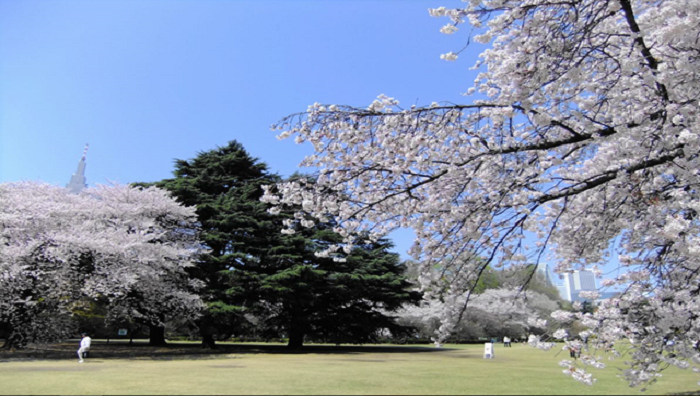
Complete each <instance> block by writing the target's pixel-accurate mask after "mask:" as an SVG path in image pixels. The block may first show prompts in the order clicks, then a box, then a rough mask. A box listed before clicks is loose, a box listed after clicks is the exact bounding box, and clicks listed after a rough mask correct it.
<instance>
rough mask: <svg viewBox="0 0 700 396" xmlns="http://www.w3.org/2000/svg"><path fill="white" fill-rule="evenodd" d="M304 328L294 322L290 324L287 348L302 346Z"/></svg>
mask: <svg viewBox="0 0 700 396" xmlns="http://www.w3.org/2000/svg"><path fill="white" fill-rule="evenodd" d="M304 336H305V334H304V330H303V329H302V328H301V327H300V326H298V325H295V324H292V325H291V327H290V329H289V342H288V343H287V347H288V348H301V347H302V346H304Z"/></svg>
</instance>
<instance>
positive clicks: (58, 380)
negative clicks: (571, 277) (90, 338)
mask: <svg viewBox="0 0 700 396" xmlns="http://www.w3.org/2000/svg"><path fill="white" fill-rule="evenodd" d="M557 352H559V351H550V352H542V351H538V350H534V349H532V348H530V347H528V346H523V345H520V344H517V345H516V344H514V345H513V347H512V348H503V347H502V346H501V345H497V348H496V358H495V359H492V360H491V359H483V358H482V353H483V345H459V346H456V345H448V346H446V347H444V348H442V349H437V348H434V347H395V348H382V347H373V346H367V347H366V348H362V349H358V348H342V347H341V348H334V347H331V346H323V347H318V346H317V347H313V348H309V349H307V350H306V351H303V352H301V353H250V352H245V353H238V354H228V355H216V356H206V358H204V359H202V358H199V359H182V358H180V359H176V360H170V361H163V360H152V359H147V358H139V359H134V360H129V359H110V358H99V345H97V346H95V349H94V351H93V355H94V356H95V357H94V358H91V359H88V360H87V362H86V363H85V364H78V363H77V361H76V360H75V359H70V360H68V359H66V360H53V361H51V360H43V361H31V362H9V363H8V362H5V363H0V394H516V395H520V394H522V395H538V394H540V395H546V394H550V395H551V394H557V395H567V394H568V395H579V394H580V395H615V394H640V392H639V389H636V388H629V387H628V386H627V384H626V383H625V382H624V381H623V380H621V379H619V378H617V377H616V375H618V374H619V371H617V370H616V369H614V368H609V369H606V370H595V369H594V370H593V371H594V373H595V374H596V376H597V378H598V382H597V383H596V385H594V386H586V385H583V384H580V383H577V382H574V381H573V380H571V379H570V378H569V377H567V376H565V375H563V374H562V371H561V368H560V367H559V366H558V365H557V362H558V361H559V360H561V358H563V357H564V354H563V353H561V354H560V355H559V356H555V354H556V353H557ZM614 365H615V366H618V367H623V366H622V364H621V362H619V363H614ZM697 381H698V376H697V374H694V373H693V372H692V371H690V370H685V371H682V370H677V369H676V370H671V369H669V370H668V371H665V372H664V376H663V377H662V378H661V379H660V380H659V382H658V383H657V384H655V385H654V386H653V387H651V389H650V390H649V391H648V393H649V394H654V395H657V394H679V393H688V392H697V391H699V390H700V387H699V386H698V385H697Z"/></svg>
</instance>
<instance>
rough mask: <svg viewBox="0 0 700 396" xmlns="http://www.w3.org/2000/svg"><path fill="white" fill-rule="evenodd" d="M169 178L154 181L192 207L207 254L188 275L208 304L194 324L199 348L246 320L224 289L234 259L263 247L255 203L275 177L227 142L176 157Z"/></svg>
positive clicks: (265, 222)
mask: <svg viewBox="0 0 700 396" xmlns="http://www.w3.org/2000/svg"><path fill="white" fill-rule="evenodd" d="M173 173H174V176H175V177H174V178H172V179H166V180H162V181H160V182H157V183H153V184H155V185H156V186H158V187H160V188H164V189H166V190H169V191H170V192H171V193H172V194H173V195H174V196H175V197H176V198H177V200H178V201H180V202H181V203H183V204H185V205H187V206H195V207H196V212H197V216H198V218H199V222H200V225H201V240H202V241H203V243H204V245H205V246H206V247H207V248H208V249H209V252H208V253H207V254H205V255H202V256H201V257H200V260H199V263H198V265H197V266H196V267H194V268H193V269H192V270H191V271H190V274H191V275H192V276H193V277H195V278H196V279H199V280H202V281H204V283H205V284H206V287H205V289H204V290H203V291H202V298H203V300H204V301H205V302H206V304H207V309H206V311H205V314H204V315H203V316H202V317H201V318H200V319H199V320H198V323H197V326H198V327H199V330H200V335H201V336H202V346H203V347H208V348H213V347H214V346H215V340H216V339H217V338H219V339H225V338H228V337H230V336H231V335H232V332H234V331H236V330H240V328H241V326H242V325H243V324H244V323H245V321H244V320H243V318H242V307H241V302H240V301H236V300H235V296H234V295H232V294H229V293H227V291H228V290H229V288H230V287H231V285H230V276H229V275H230V271H231V270H232V268H233V267H234V264H235V263H236V262H238V261H246V260H247V259H248V258H249V257H251V256H256V255H258V254H259V252H260V251H261V250H264V247H263V246H261V245H260V243H259V239H260V235H261V234H264V233H265V231H262V230H267V232H269V230H270V229H271V228H273V227H272V226H271V224H270V223H271V222H272V219H273V216H270V215H269V214H268V213H267V212H266V210H267V205H266V204H264V203H262V202H260V196H261V195H262V189H261V185H265V184H270V183H274V182H275V181H277V180H279V178H278V177H277V176H276V175H273V174H270V173H269V171H268V168H267V165H266V164H264V163H262V162H260V161H259V160H258V159H257V158H254V157H252V156H250V155H249V154H248V153H247V152H246V150H245V149H244V148H243V146H242V145H241V144H240V143H238V142H236V141H231V142H229V143H228V144H227V145H226V146H224V147H218V148H216V149H214V150H210V151H206V152H200V153H199V154H198V155H197V157H195V158H194V159H191V160H176V161H175V171H174V172H173Z"/></svg>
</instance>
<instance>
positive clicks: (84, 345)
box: [78, 333, 92, 363]
mask: <svg viewBox="0 0 700 396" xmlns="http://www.w3.org/2000/svg"><path fill="white" fill-rule="evenodd" d="M81 336H82V338H83V339H82V340H80V349H78V359H80V360H78V363H83V362H84V360H83V355H84V354H86V353H87V351H89V350H90V343H91V342H92V338H90V336H89V335H87V334H85V333H83V334H81Z"/></svg>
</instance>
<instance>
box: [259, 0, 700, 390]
mask: <svg viewBox="0 0 700 396" xmlns="http://www.w3.org/2000/svg"><path fill="white" fill-rule="evenodd" d="M430 14H431V15H432V16H434V17H446V18H448V19H449V23H448V24H447V25H445V26H444V27H443V28H442V29H441V31H442V32H443V33H446V34H460V32H457V31H458V30H461V28H462V26H463V25H465V24H470V25H472V28H471V29H469V28H467V29H465V30H466V31H468V32H470V33H467V34H468V36H469V37H468V38H467V39H466V40H469V41H471V40H472V39H473V40H474V41H476V42H480V43H487V44H490V47H489V48H488V49H486V50H484V51H483V52H482V53H481V55H480V59H479V60H478V61H476V65H475V67H476V68H477V69H479V70H480V73H479V75H478V77H477V79H476V80H475V82H474V85H473V87H471V88H469V90H468V92H467V98H471V100H470V101H467V102H466V103H464V104H452V103H437V102H436V103H432V104H431V105H429V106H426V107H416V106H411V107H409V108H402V107H401V106H400V104H399V101H398V100H395V99H393V98H391V97H388V96H386V95H381V96H379V97H378V99H377V100H375V101H374V102H373V103H372V104H370V105H369V106H368V107H366V108H356V107H351V106H343V105H332V104H318V103H316V104H313V105H311V106H310V107H309V108H308V110H307V111H306V112H303V113H299V114H294V115H291V116H288V117H286V118H285V119H283V120H282V121H281V122H280V123H279V124H278V125H277V129H278V130H279V131H281V135H280V136H281V137H288V136H292V135H294V136H295V140H296V141H297V142H306V141H308V142H310V143H311V144H312V145H313V146H314V148H315V154H313V155H311V156H309V157H307V158H306V160H305V161H304V164H305V165H307V166H313V167H316V168H318V169H319V177H318V178H317V180H316V181H315V183H313V184H306V183H303V182H299V181H291V182H286V183H282V184H280V185H279V190H273V189H270V190H269V192H268V193H267V194H266V195H265V197H264V199H265V200H266V201H267V202H271V203H273V204H275V205H280V206H294V205H298V206H300V207H301V208H302V210H301V211H300V212H302V213H301V214H300V216H309V217H313V218H316V219H319V221H322V219H325V218H326V217H328V216H329V214H330V215H332V217H333V219H334V220H335V221H336V222H337V223H338V226H339V229H340V232H341V234H342V235H343V236H344V241H343V244H345V245H346V246H353V244H354V243H356V241H357V235H359V234H363V233H369V234H370V238H372V239H375V240H376V239H377V238H378V237H380V236H381V235H384V234H386V233H387V232H389V231H391V230H393V229H396V228H398V227H407V228H413V229H414V230H415V232H416V235H417V238H416V240H415V243H414V245H413V247H412V249H411V253H412V255H413V256H414V258H415V259H416V260H418V261H419V262H421V263H422V265H423V267H422V269H421V271H420V272H421V275H422V276H421V278H420V279H421V282H422V284H423V286H424V288H425V289H426V290H427V291H429V293H428V297H430V293H438V292H439V293H447V295H448V296H452V297H451V298H446V300H445V302H446V303H445V305H444V307H445V309H444V311H443V319H444V321H445V322H446V323H448V320H447V319H448V318H450V317H459V316H461V315H462V314H463V312H464V309H465V308H466V306H465V304H463V301H464V300H463V298H462V296H463V295H464V294H465V293H467V294H468V293H469V292H470V288H471V287H473V286H474V285H476V282H475V281H474V279H475V278H478V277H479V275H480V274H481V273H482V271H483V269H484V268H485V267H486V266H488V265H493V266H494V267H500V266H509V265H519V264H524V263H539V262H540V261H541V260H542V259H543V258H546V257H547V256H548V251H549V250H550V249H551V251H552V255H551V257H550V258H551V259H552V260H556V263H557V265H556V268H555V271H556V272H560V273H561V272H567V271H571V270H574V269H585V268H589V269H592V270H594V271H596V272H600V268H599V267H600V266H601V265H602V264H604V263H607V262H609V261H611V260H615V261H618V262H619V263H620V266H621V267H623V270H622V271H618V272H615V274H616V275H614V276H612V277H610V278H607V279H604V280H603V281H602V282H601V283H602V285H603V286H605V287H611V286H617V287H619V288H620V289H621V290H623V292H622V293H621V294H620V295H619V297H616V298H613V299H609V300H607V301H605V302H603V303H602V304H601V305H600V307H599V308H598V309H597V310H596V311H595V312H594V313H592V314H590V313H588V314H583V313H579V314H570V313H564V312H560V313H558V314H557V313H556V312H555V314H553V317H552V318H551V319H553V321H554V322H556V321H557V320H562V321H565V322H566V321H568V320H570V319H571V318H572V317H576V315H578V317H576V318H577V319H578V320H581V321H582V322H583V323H584V324H586V325H587V326H588V327H589V328H590V331H591V332H592V334H594V336H593V337H592V339H593V340H595V342H597V343H598V345H600V346H602V345H606V346H609V345H622V344H625V343H627V342H631V343H632V344H633V345H634V346H635V348H634V352H633V353H632V355H631V361H632V363H631V367H630V369H629V370H627V371H626V372H625V375H626V378H627V379H628V380H629V382H630V384H632V385H637V384H640V383H645V382H650V381H653V380H654V378H655V375H656V374H657V373H658V371H659V370H660V369H661V368H662V367H664V366H665V365H668V364H670V365H676V366H681V367H684V366H688V365H689V364H694V363H693V362H698V361H700V354H699V352H698V348H697V343H698V339H700V319H699V317H698V315H697V312H699V311H700V297H699V295H700V293H698V291H699V290H700V277H699V276H698V274H699V273H700V271H699V269H700V261H699V260H698V246H700V245H699V244H698V241H699V239H698V237H699V233H698V231H700V228H699V227H700V222H699V221H698V210H699V209H700V206H699V205H700V203H699V202H700V200H698V198H699V197H698V192H699V191H698V185H699V183H700V177H699V176H700V175H699V172H700V171H699V169H700V163H699V161H700V157H699V156H698V152H699V148H700V135H699V134H700V126H699V122H698V121H699V116H700V114H699V113H698V109H699V106H700V103H699V99H700V74H698V70H700V67H699V66H700V65H699V64H698V63H699V60H700V3H699V2H697V1H694V0H665V1H653V0H581V1H572V2H568V1H565V2H554V1H550V0H483V1H479V0H473V1H468V2H467V3H466V5H464V6H463V8H456V9H447V8H445V7H440V8H436V9H432V10H430ZM460 54H461V52H460V51H458V52H450V53H448V54H444V55H443V56H442V58H443V59H445V60H448V61H462V59H458V58H459V55H460ZM458 88H459V87H456V89H458ZM529 236H534V237H535V238H536V239H537V243H528V242H527V241H528V240H527V238H528V237H529ZM535 238H533V239H535ZM329 252H330V250H329ZM465 255H467V256H468V255H471V257H472V258H473V259H472V260H466V261H465V260H462V258H464V257H465ZM446 258H447V259H449V258H454V259H455V260H454V262H453V263H452V264H448V265H445V270H446V271H449V272H450V273H451V274H452V275H453V276H452V279H451V282H450V283H449V284H441V282H440V277H439V276H436V275H435V273H434V271H432V270H431V269H432V266H433V265H434V264H435V263H437V262H441V263H444V261H445V259H446ZM457 258H459V260H457ZM591 297H595V296H593V295H591ZM451 323H456V322H455V321H452V322H451ZM450 331H451V329H450V328H449V326H448V327H446V328H444V335H445V336H447V335H448V334H449V333H450ZM555 334H557V335H561V334H562V333H561V332H555ZM668 340H673V342H667V341H668ZM620 341H625V343H622V344H620V343H619V342H620ZM537 344H538V345H539V346H541V347H544V348H546V347H548V346H549V345H548V344H546V343H537ZM625 345H627V344H625ZM586 362H588V363H591V365H592V366H594V367H595V366H599V365H600V364H598V363H599V362H598V363H595V360H594V359H593V358H590V359H589V360H586ZM562 365H564V366H565V367H567V370H565V371H566V372H567V373H568V374H570V375H572V377H573V378H575V379H577V380H580V381H582V382H584V383H588V384H591V383H593V381H594V380H593V378H592V376H591V374H590V373H588V372H587V371H586V370H587V367H590V366H586V367H583V366H580V365H579V366H577V365H576V364H575V363H573V362H570V361H564V362H562Z"/></svg>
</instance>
